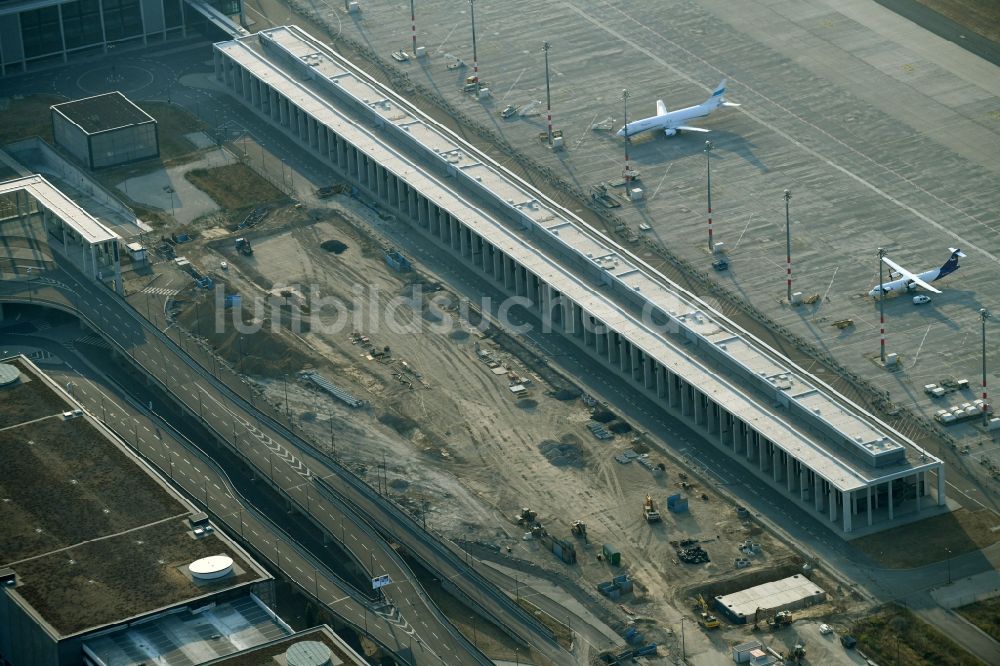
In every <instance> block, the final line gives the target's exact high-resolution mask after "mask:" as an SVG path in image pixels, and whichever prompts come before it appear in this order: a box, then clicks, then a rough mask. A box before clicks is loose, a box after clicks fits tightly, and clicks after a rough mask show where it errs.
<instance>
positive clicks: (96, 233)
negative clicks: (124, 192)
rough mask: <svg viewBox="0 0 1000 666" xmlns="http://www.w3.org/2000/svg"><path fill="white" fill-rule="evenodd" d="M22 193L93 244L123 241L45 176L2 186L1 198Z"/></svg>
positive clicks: (10, 182)
mask: <svg viewBox="0 0 1000 666" xmlns="http://www.w3.org/2000/svg"><path fill="white" fill-rule="evenodd" d="M18 190H21V191H24V192H25V193H27V194H29V195H30V196H31V197H33V198H34V199H35V200H36V201H38V203H39V204H40V205H41V206H42V207H43V208H45V209H46V210H48V211H49V212H50V213H52V214H53V215H55V216H56V217H58V218H59V219H60V220H62V221H63V222H64V223H65V224H67V225H69V227H70V228H72V229H73V230H74V231H75V232H77V233H78V234H80V236H81V237H82V238H83V239H84V240H85V241H87V242H88V243H90V244H91V245H93V244H96V243H103V242H106V241H112V240H116V239H118V238H119V236H118V234H116V233H115V232H114V231H112V230H111V229H109V228H108V227H106V226H104V225H103V224H102V223H101V222H100V221H99V220H98V219H97V218H95V217H94V216H93V215H91V214H90V213H88V212H87V211H85V210H84V209H82V208H80V206H78V205H77V204H76V202H75V201H73V200H72V199H70V198H69V197H67V196H66V195H65V194H63V193H62V192H61V191H60V190H59V189H58V188H56V187H55V186H54V185H52V183H50V182H49V181H47V180H45V178H43V177H42V176H39V175H34V176H26V177H24V178H16V179H14V180H8V181H5V182H3V183H0V196H2V195H6V194H13V193H15V192H17V191H18Z"/></svg>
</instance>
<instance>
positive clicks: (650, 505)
mask: <svg viewBox="0 0 1000 666" xmlns="http://www.w3.org/2000/svg"><path fill="white" fill-rule="evenodd" d="M642 515H643V516H644V517H645V518H646V522H647V523H658V522H660V512H659V511H657V510H656V501H655V500H654V499H653V498H652V497H650V496H649V495H646V502H645V503H644V504H643V505H642Z"/></svg>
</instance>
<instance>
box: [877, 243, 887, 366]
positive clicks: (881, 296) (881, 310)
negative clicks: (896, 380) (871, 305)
mask: <svg viewBox="0 0 1000 666" xmlns="http://www.w3.org/2000/svg"><path fill="white" fill-rule="evenodd" d="M885 255H886V251H885V248H884V247H880V248H879V249H878V321H879V336H880V338H879V345H880V347H881V351H880V352H879V355H880V357H881V359H882V365H885V290H884V289H883V288H882V285H883V284H885V283H884V282H883V279H882V259H883V258H884V257H885Z"/></svg>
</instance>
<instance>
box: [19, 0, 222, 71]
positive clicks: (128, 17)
mask: <svg viewBox="0 0 1000 666" xmlns="http://www.w3.org/2000/svg"><path fill="white" fill-rule="evenodd" d="M212 10H214V11H217V12H219V13H221V14H225V15H228V16H232V15H235V14H239V13H240V10H241V5H240V0H0V76H9V75H12V74H19V73H21V72H24V71H27V70H28V69H30V68H31V67H32V65H34V64H36V63H44V62H48V61H55V62H59V61H63V62H65V61H67V60H69V59H70V58H71V57H74V56H76V55H78V54H86V53H88V52H101V51H104V52H107V50H108V49H109V48H112V47H114V46H115V45H116V44H127V43H131V42H139V43H142V44H147V43H150V42H155V41H162V40H166V39H173V38H176V37H180V36H184V35H185V34H186V33H187V30H188V29H189V28H190V27H193V26H196V25H198V24H199V23H200V22H202V21H203V18H204V17H205V14H206V13H210V12H211V11H212Z"/></svg>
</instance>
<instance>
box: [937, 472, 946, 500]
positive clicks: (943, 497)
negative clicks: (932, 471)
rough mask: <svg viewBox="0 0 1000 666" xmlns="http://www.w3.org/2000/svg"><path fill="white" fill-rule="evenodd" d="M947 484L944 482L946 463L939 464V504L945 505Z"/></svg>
mask: <svg viewBox="0 0 1000 666" xmlns="http://www.w3.org/2000/svg"><path fill="white" fill-rule="evenodd" d="M946 489H947V486H946V485H945V482H944V465H938V466H937V501H938V502H937V503H938V506H944V505H945V502H946V500H947V495H946V493H945V491H946Z"/></svg>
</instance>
